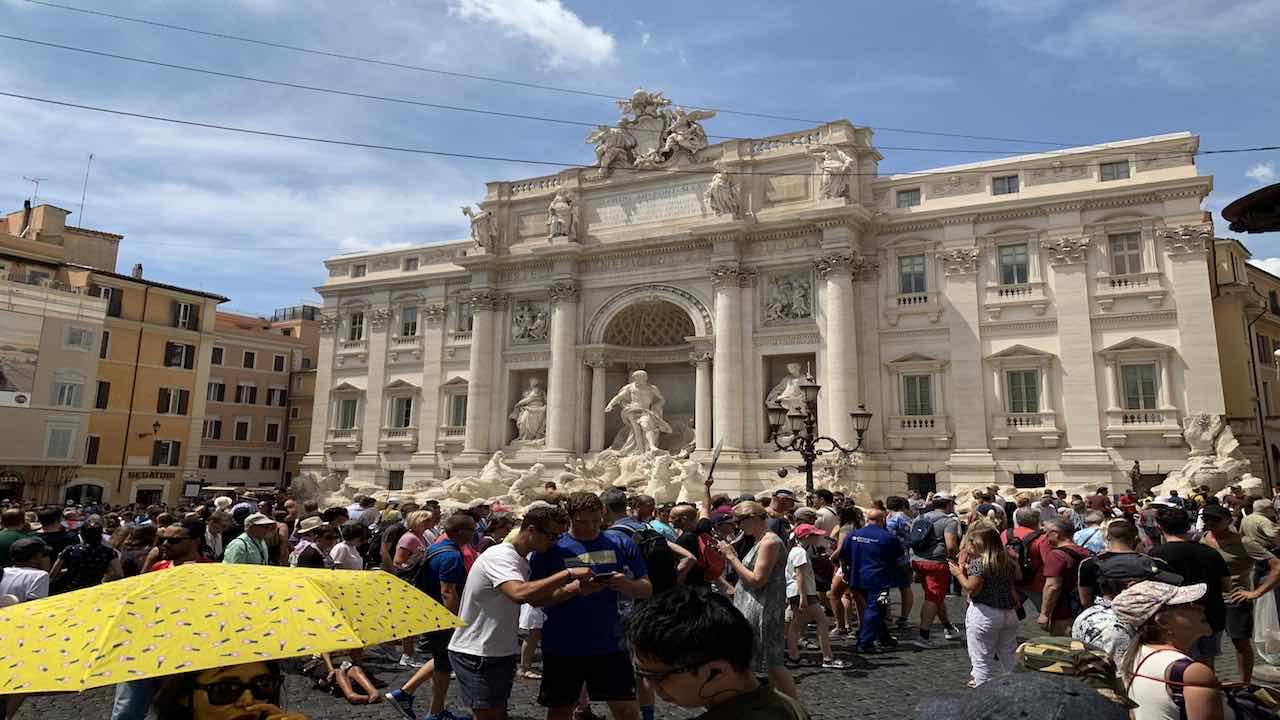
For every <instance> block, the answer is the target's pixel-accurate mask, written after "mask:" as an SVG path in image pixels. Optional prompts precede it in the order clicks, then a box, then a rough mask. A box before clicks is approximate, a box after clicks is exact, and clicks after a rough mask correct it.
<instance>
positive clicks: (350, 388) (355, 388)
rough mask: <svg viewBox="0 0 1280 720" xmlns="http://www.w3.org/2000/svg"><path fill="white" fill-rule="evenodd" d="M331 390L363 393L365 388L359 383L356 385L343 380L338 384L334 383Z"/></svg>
mask: <svg viewBox="0 0 1280 720" xmlns="http://www.w3.org/2000/svg"><path fill="white" fill-rule="evenodd" d="M330 392H336V393H340V392H348V393H362V392H364V388H362V387H360V386H359V385H355V384H352V383H350V382H347V381H343V382H340V383H338V384H337V385H334V386H333V389H332V390H330Z"/></svg>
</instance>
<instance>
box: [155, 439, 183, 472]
mask: <svg viewBox="0 0 1280 720" xmlns="http://www.w3.org/2000/svg"><path fill="white" fill-rule="evenodd" d="M181 456H182V443H180V442H178V441H177V440H156V441H155V442H154V443H152V444H151V464H152V465H153V466H162V465H170V466H172V465H177V464H178V460H179V458H180V457H181Z"/></svg>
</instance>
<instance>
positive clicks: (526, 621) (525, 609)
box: [520, 604, 547, 632]
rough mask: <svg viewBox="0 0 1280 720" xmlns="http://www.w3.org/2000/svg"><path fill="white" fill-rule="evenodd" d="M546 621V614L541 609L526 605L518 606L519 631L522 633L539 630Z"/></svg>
mask: <svg viewBox="0 0 1280 720" xmlns="http://www.w3.org/2000/svg"><path fill="white" fill-rule="evenodd" d="M546 621H547V614H546V613H545V612H543V611H542V608H536V607H534V606H532V605H527V604H526V605H521V606H520V629H521V630H522V631H524V632H529V631H530V630H541V629H542V624H543V623H544V622H546Z"/></svg>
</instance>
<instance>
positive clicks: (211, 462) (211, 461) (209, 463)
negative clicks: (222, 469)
mask: <svg viewBox="0 0 1280 720" xmlns="http://www.w3.org/2000/svg"><path fill="white" fill-rule="evenodd" d="M198 462H199V464H200V469H201V470H217V469H218V456H217V455H201V456H200V460H199V461H198Z"/></svg>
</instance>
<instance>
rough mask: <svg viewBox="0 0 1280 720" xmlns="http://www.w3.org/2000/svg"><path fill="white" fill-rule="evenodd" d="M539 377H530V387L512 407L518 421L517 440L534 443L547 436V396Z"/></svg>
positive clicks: (512, 417)
mask: <svg viewBox="0 0 1280 720" xmlns="http://www.w3.org/2000/svg"><path fill="white" fill-rule="evenodd" d="M541 385H542V383H541V381H539V380H538V378H529V389H528V390H525V392H524V396H523V397H521V398H520V401H519V402H517V403H516V405H515V407H514V408H512V409H511V416H510V417H511V419H512V420H515V421H516V442H522V443H532V442H536V441H539V440H543V439H544V438H546V436H547V396H546V393H544V392H542V387H541Z"/></svg>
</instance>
